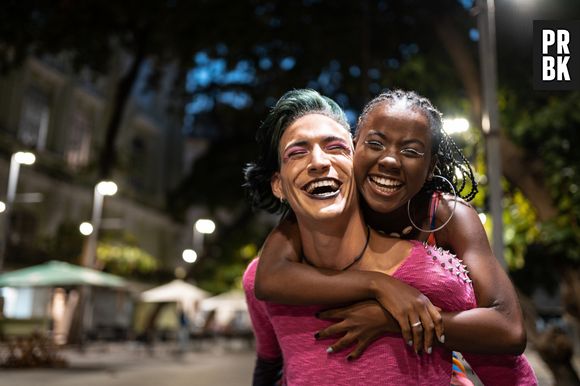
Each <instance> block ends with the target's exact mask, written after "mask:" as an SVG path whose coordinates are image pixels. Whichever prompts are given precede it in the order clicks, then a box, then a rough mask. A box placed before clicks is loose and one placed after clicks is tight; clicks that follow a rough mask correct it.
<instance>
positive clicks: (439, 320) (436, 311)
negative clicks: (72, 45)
mask: <svg viewBox="0 0 580 386" xmlns="http://www.w3.org/2000/svg"><path fill="white" fill-rule="evenodd" d="M428 311H429V314H431V319H432V320H433V323H434V324H435V336H436V337H437V339H438V340H439V342H441V343H445V326H444V325H443V317H442V316H441V309H440V308H438V307H435V306H433V305H431V306H430V307H428Z"/></svg>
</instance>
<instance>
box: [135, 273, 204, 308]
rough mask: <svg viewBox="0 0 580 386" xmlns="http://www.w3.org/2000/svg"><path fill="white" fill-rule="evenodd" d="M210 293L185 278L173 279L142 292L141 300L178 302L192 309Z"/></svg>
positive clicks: (148, 301)
mask: <svg viewBox="0 0 580 386" xmlns="http://www.w3.org/2000/svg"><path fill="white" fill-rule="evenodd" d="M209 295H210V294H209V293H208V292H206V291H204V290H202V289H200V288H197V287H196V286H194V285H192V284H189V283H186V282H184V281H183V280H178V279H176V280H173V281H172V282H169V283H167V284H163V285H161V286H159V287H155V288H151V289H150V290H147V291H145V292H143V293H142V294H141V300H142V301H144V302H147V303H162V302H176V303H180V304H181V305H182V306H183V307H184V309H190V308H191V307H193V304H194V303H195V302H197V301H200V300H202V299H205V298H207V297H208V296H209Z"/></svg>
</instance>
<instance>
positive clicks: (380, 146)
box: [365, 140, 385, 150]
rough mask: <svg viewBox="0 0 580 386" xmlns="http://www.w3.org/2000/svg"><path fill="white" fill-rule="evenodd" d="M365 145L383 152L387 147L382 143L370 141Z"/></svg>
mask: <svg viewBox="0 0 580 386" xmlns="http://www.w3.org/2000/svg"><path fill="white" fill-rule="evenodd" d="M365 144H366V145H367V146H368V147H370V148H371V149H373V150H383V149H384V148H385V145H383V144H382V143H381V142H380V141H375V140H368V141H365Z"/></svg>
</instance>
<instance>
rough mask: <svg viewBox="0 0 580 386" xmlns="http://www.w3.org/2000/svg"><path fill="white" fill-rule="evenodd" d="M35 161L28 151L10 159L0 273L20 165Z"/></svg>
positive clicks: (0, 245) (14, 155)
mask: <svg viewBox="0 0 580 386" xmlns="http://www.w3.org/2000/svg"><path fill="white" fill-rule="evenodd" d="M35 161H36V156H35V155H34V154H33V153H31V152H28V151H19V152H16V153H14V154H12V157H10V171H9V172H8V188H7V189H6V203H5V204H4V213H3V214H2V216H3V220H4V221H3V225H4V226H3V230H2V231H3V236H4V237H2V241H1V242H0V272H1V271H2V269H3V267H4V254H5V252H6V247H7V245H8V238H9V237H10V225H11V224H10V215H11V213H12V206H13V205H14V199H15V198H16V187H17V186H18V177H19V175H20V165H32V164H33V163H34V162H35Z"/></svg>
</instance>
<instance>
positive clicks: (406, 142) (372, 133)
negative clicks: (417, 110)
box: [367, 130, 425, 146]
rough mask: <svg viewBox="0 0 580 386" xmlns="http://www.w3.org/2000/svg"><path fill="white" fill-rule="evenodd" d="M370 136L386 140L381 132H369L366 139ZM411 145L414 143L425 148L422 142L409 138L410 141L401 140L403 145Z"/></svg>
mask: <svg viewBox="0 0 580 386" xmlns="http://www.w3.org/2000/svg"><path fill="white" fill-rule="evenodd" d="M370 135H376V136H377V137H381V138H382V139H384V140H385V141H386V140H387V139H388V138H387V136H386V135H385V134H384V133H383V132H381V131H376V130H369V133H368V134H367V137H368V136H370ZM411 143H416V144H418V145H421V146H425V144H424V143H423V141H421V140H419V139H415V138H411V139H405V140H403V145H408V144H411Z"/></svg>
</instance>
